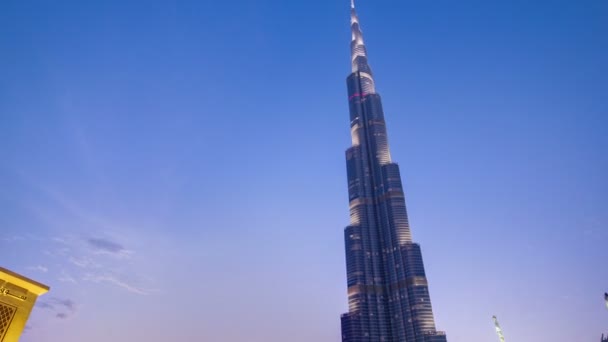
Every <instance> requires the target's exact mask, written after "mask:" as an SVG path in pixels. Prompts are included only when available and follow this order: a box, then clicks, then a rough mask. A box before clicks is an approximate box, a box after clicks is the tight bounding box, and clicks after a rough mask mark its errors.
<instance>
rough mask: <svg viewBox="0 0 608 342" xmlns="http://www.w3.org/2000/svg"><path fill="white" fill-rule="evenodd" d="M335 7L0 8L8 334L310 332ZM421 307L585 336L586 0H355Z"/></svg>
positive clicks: (324, 220) (339, 125) (315, 315)
mask: <svg viewBox="0 0 608 342" xmlns="http://www.w3.org/2000/svg"><path fill="white" fill-rule="evenodd" d="M348 6H349V4H348V1H346V0H344V1H326V0H325V1H321V0H310V1H299V2H297V1H279V0H256V1H253V0H252V1H247V0H243V1H231V2H219V1H115V0H107V1H98V2H89V1H84V2H83V1H75V0H74V1H72V0H66V1H61V2H48V1H38V0H34V1H28V2H23V1H16V0H8V1H4V2H2V4H1V5H0V71H1V73H0V75H2V77H0V160H1V162H0V208H1V209H0V227H1V228H0V233H1V234H0V258H1V259H0V265H2V266H3V267H7V268H10V269H12V270H14V271H17V272H19V273H22V274H24V275H27V276H30V277H32V278H35V279H36V280H39V281H41V282H44V283H46V284H48V285H50V286H51V288H52V289H51V292H50V293H49V294H48V295H46V296H44V297H42V298H41V299H40V301H39V303H38V305H37V307H36V308H35V311H34V312H33V314H32V316H31V319H30V322H29V325H30V328H29V329H28V330H27V331H26V333H25V336H24V337H23V338H22V342H39V341H45V342H82V341H87V342H106V341H116V342H122V341H124V342H127V341H129V342H131V341H147V342H164V341H221V342H224V341H225V342H237V341H248V342H283V341H290V342H310V341H315V342H335V341H339V340H340V326H339V315H340V314H341V313H343V312H344V311H346V279H345V278H346V277H345V263H344V246H343V238H342V231H343V228H344V226H345V225H346V224H348V203H347V188H346V180H345V178H346V167H345V160H344V150H345V149H346V148H347V147H348V145H349V143H350V136H349V126H348V106H347V98H346V85H345V78H346V76H347V75H348V73H349V71H350V63H349V56H348V54H349V48H348V44H349V41H350V36H349V23H348V19H349V12H348ZM357 6H358V7H359V14H360V19H361V22H362V27H363V29H364V30H365V38H366V44H367V46H368V49H369V56H370V63H371V66H372V68H373V69H374V72H375V78H376V81H377V89H378V91H379V92H380V94H381V95H382V96H383V101H384V107H385V112H386V117H387V123H388V129H389V141H390V143H391V153H392V157H393V159H394V160H395V161H397V162H398V163H399V164H400V166H401V170H402V173H403V178H404V182H405V190H406V196H407V204H408V209H409V214H410V219H411V223H412V230H413V236H414V239H415V240H416V241H417V242H419V243H420V244H421V245H422V249H423V255H424V258H425V263H426V267H427V273H428V277H429V281H430V290H431V297H432V299H433V306H434V310H435V316H436V320H437V325H438V327H439V328H440V329H442V330H445V331H446V332H447V334H448V340H449V341H450V342H487V341H496V340H497V337H496V336H495V332H494V328H493V324H492V320H491V318H492V315H497V316H498V318H499V320H500V322H501V324H502V326H503V329H504V332H505V335H506V338H507V339H508V340H513V341H519V342H532V341H554V342H570V341H574V340H576V341H598V340H599V336H600V335H601V333H602V332H605V333H608V311H607V310H606V308H605V306H604V304H603V293H604V292H605V291H608V267H606V263H607V262H608V249H607V248H606V241H608V199H607V195H608V178H607V177H606V175H608V153H607V151H608V134H607V129H608V96H607V94H608V64H607V63H606V61H607V60H608V40H606V36H608V20H607V18H608V2H606V1H604V0H589V1H587V0H584V1H561V0H538V1H524V0H514V1H503V2H497V1H481V0H477V1H474V0H466V1H448V0H438V1H391V0H382V1H379V0H378V1H369V0H359V2H358V4H357Z"/></svg>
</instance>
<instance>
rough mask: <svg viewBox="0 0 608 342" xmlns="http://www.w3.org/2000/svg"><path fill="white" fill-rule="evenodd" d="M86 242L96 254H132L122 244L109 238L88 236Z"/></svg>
mask: <svg viewBox="0 0 608 342" xmlns="http://www.w3.org/2000/svg"><path fill="white" fill-rule="evenodd" d="M86 242H87V243H88V245H89V247H90V248H92V250H93V252H94V253H96V254H108V255H111V256H116V257H129V256H130V255H131V254H132V252H131V251H129V250H127V249H126V248H125V247H124V246H123V245H121V244H120V243H118V242H116V241H112V240H110V239H102V238H89V239H87V240H86Z"/></svg>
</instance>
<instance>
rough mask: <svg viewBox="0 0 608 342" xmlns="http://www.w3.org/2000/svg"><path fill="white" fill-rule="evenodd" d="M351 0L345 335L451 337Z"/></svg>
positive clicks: (397, 341) (413, 339) (442, 341)
mask: <svg viewBox="0 0 608 342" xmlns="http://www.w3.org/2000/svg"><path fill="white" fill-rule="evenodd" d="M353 1H354V0H351V30H352V41H351V62H352V73H351V74H350V76H348V78H347V86H348V101H349V106H350V127H351V136H352V146H351V147H350V148H349V149H348V150H347V151H346V164H347V173H348V176H347V178H348V196H349V201H350V225H349V226H348V227H346V229H345V231H344V237H345V244H346V268H347V281H348V304H349V311H348V313H346V314H343V315H342V318H341V320H342V341H345V342H363V341H365V342H378V341H387V342H446V336H445V333H443V332H440V331H437V330H436V329H435V319H434V317H433V310H432V307H431V300H430V296H429V290H428V283H427V279H426V276H425V271H424V265H423V262H422V254H421V251H420V246H419V245H418V244H416V243H414V242H413V241H412V236H411V233H410V227H409V222H408V217H407V211H406V208H405V198H404V194H403V188H402V185H401V176H400V173H399V166H398V165H397V164H395V163H393V162H392V160H391V155H390V152H389V145H388V139H387V134H386V124H385V121H384V113H383V110H382V103H381V99H380V95H379V94H378V93H377V92H376V85H375V83H374V78H373V74H372V70H371V68H370V66H369V64H368V61H367V50H366V48H365V44H364V42H363V34H362V33H361V29H360V27H359V18H358V16H357V12H356V11H355V4H354V2H353Z"/></svg>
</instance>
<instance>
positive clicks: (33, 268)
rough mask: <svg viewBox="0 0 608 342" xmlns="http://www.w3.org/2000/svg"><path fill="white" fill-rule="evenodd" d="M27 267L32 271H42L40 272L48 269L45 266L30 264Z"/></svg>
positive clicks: (45, 271)
mask: <svg viewBox="0 0 608 342" xmlns="http://www.w3.org/2000/svg"><path fill="white" fill-rule="evenodd" d="M27 269H28V270H32V271H38V272H42V273H47V272H48V271H49V269H48V267H45V266H42V265H37V266H30V267H28V268H27Z"/></svg>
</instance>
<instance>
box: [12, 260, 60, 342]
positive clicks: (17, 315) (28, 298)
mask: <svg viewBox="0 0 608 342" xmlns="http://www.w3.org/2000/svg"><path fill="white" fill-rule="evenodd" d="M48 291H49V287H48V286H46V285H42V284H40V283H38V282H35V281H33V280H31V279H28V278H26V277H24V276H21V275H19V274H17V273H14V272H11V271H9V270H7V269H4V268H2V267H0V342H17V341H19V337H21V333H22V332H23V329H24V328H25V323H27V319H28V318H29V316H30V312H31V311H32V308H33V307H34V304H35V303H36V299H37V298H38V296H40V295H43V294H45V293H47V292H48Z"/></svg>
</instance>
